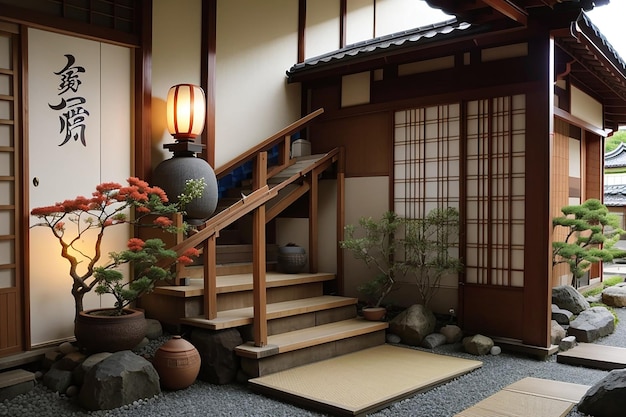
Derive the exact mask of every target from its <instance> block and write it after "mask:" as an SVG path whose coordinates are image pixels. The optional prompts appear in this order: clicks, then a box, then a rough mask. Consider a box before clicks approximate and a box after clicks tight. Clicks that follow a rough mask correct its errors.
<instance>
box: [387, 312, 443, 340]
mask: <svg viewBox="0 0 626 417" xmlns="http://www.w3.org/2000/svg"><path fill="white" fill-rule="evenodd" d="M436 323H437V319H436V318H435V315H434V314H433V312H432V311H430V310H429V309H428V308H426V307H424V306H423V305H421V304H414V305H412V306H411V307H409V308H407V309H406V310H404V311H403V312H402V313H400V314H398V315H397V316H396V317H395V318H394V319H393V320H392V321H391V322H390V323H389V330H390V331H391V332H392V333H394V334H397V335H398V336H400V339H401V340H402V343H405V344H407V345H410V346H420V344H421V343H422V340H423V339H424V338H425V337H426V336H427V335H429V334H431V333H432V332H433V331H434V330H435V324H436Z"/></svg>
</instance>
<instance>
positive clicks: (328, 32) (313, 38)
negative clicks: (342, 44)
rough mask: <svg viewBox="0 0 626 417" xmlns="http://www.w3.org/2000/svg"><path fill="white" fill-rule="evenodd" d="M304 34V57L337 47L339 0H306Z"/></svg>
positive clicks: (338, 38) (338, 36)
mask: <svg viewBox="0 0 626 417" xmlns="http://www.w3.org/2000/svg"><path fill="white" fill-rule="evenodd" d="M304 36H305V39H306V40H305V45H304V48H305V51H304V57H305V59H307V58H312V57H315V56H318V55H322V54H325V53H326V52H329V51H334V50H335V49H338V48H339V40H340V35H339V0H316V1H308V2H307V4H306V31H305V35H304Z"/></svg>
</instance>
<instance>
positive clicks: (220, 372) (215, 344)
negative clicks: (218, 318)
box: [191, 329, 243, 384]
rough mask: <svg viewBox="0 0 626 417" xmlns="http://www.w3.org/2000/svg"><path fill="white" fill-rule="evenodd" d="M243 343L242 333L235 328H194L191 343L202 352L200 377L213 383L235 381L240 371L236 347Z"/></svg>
mask: <svg viewBox="0 0 626 417" xmlns="http://www.w3.org/2000/svg"><path fill="white" fill-rule="evenodd" d="M242 343H243V339H242V338H241V334H239V332H238V331H237V330H235V329H228V330H221V331H217V332H216V331H206V330H202V329H194V331H193V332H192V333H191V344H192V345H194V346H195V348H196V349H197V350H198V353H200V363H201V365H200V373H199V374H198V379H201V380H202V381H207V382H210V383H212V384H230V383H232V382H235V380H236V378H237V372H238V371H239V358H238V357H237V355H236V354H235V348H236V347H237V346H239V345H241V344H242Z"/></svg>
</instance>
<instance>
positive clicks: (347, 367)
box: [250, 345, 482, 415]
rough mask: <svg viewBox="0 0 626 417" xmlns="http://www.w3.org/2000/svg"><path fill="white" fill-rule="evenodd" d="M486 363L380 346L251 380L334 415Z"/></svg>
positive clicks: (374, 406) (379, 404)
mask: <svg viewBox="0 0 626 417" xmlns="http://www.w3.org/2000/svg"><path fill="white" fill-rule="evenodd" d="M481 366H482V362H480V361H475V360H468V359H461V358H456V357H452V356H444V355H437V354H433V353H428V352H424V351H420V350H415V349H409V348H404V347H398V346H391V345H381V346H376V347H373V348H369V349H365V350H362V351H358V352H355V353H350V354H347V355H342V356H338V357H336V358H332V359H328V360H325V361H321V362H316V363H312V364H309V365H305V366H301V367H298V368H293V369H289V370H286V371H282V372H278V373H275V374H271V375H266V376H263V377H260V378H255V379H252V380H250V383H251V384H252V388H253V389H255V390H256V391H259V392H261V393H264V394H267V395H270V396H274V397H278V398H281V399H284V400H288V401H290V402H294V403H296V404H299V405H302V406H306V407H311V408H315V409H318V410H321V411H324V412H330V413H332V414H334V415H362V414H365V413H370V412H372V411H375V410H378V409H381V408H384V407H386V406H388V405H389V404H391V403H393V402H395V401H398V400H400V399H402V398H406V397H407V396H410V395H411V394H414V393H416V392H420V391H423V390H426V389H428V388H431V387H433V386H436V385H439V384H442V383H444V382H446V381H448V380H450V379H453V378H455V377H457V376H459V375H463V374H465V373H468V372H470V371H472V370H474V369H477V368H480V367H481Z"/></svg>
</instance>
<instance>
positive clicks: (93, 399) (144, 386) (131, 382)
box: [78, 350, 161, 410]
mask: <svg viewBox="0 0 626 417" xmlns="http://www.w3.org/2000/svg"><path fill="white" fill-rule="evenodd" d="M160 393H161V386H160V384H159V375H158V374H157V371H156V370H155V369H154V367H153V366H152V364H151V363H150V362H148V361H147V360H146V359H144V358H142V357H141V356H139V355H136V354H134V353H133V352H131V351H129V350H123V351H120V352H115V353H113V354H112V355H111V356H109V357H107V358H106V359H104V360H102V361H100V362H99V363H97V364H96V365H95V366H93V367H92V368H91V369H90V370H89V372H87V374H86V375H85V381H84V382H83V385H82V387H81V389H80V393H79V395H78V398H79V402H80V404H81V406H82V407H84V408H86V409H88V410H110V409H113V408H118V407H121V406H124V405H127V404H132V403H133V402H134V401H137V400H140V399H145V398H152V397H154V396H155V395H159V394H160Z"/></svg>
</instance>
